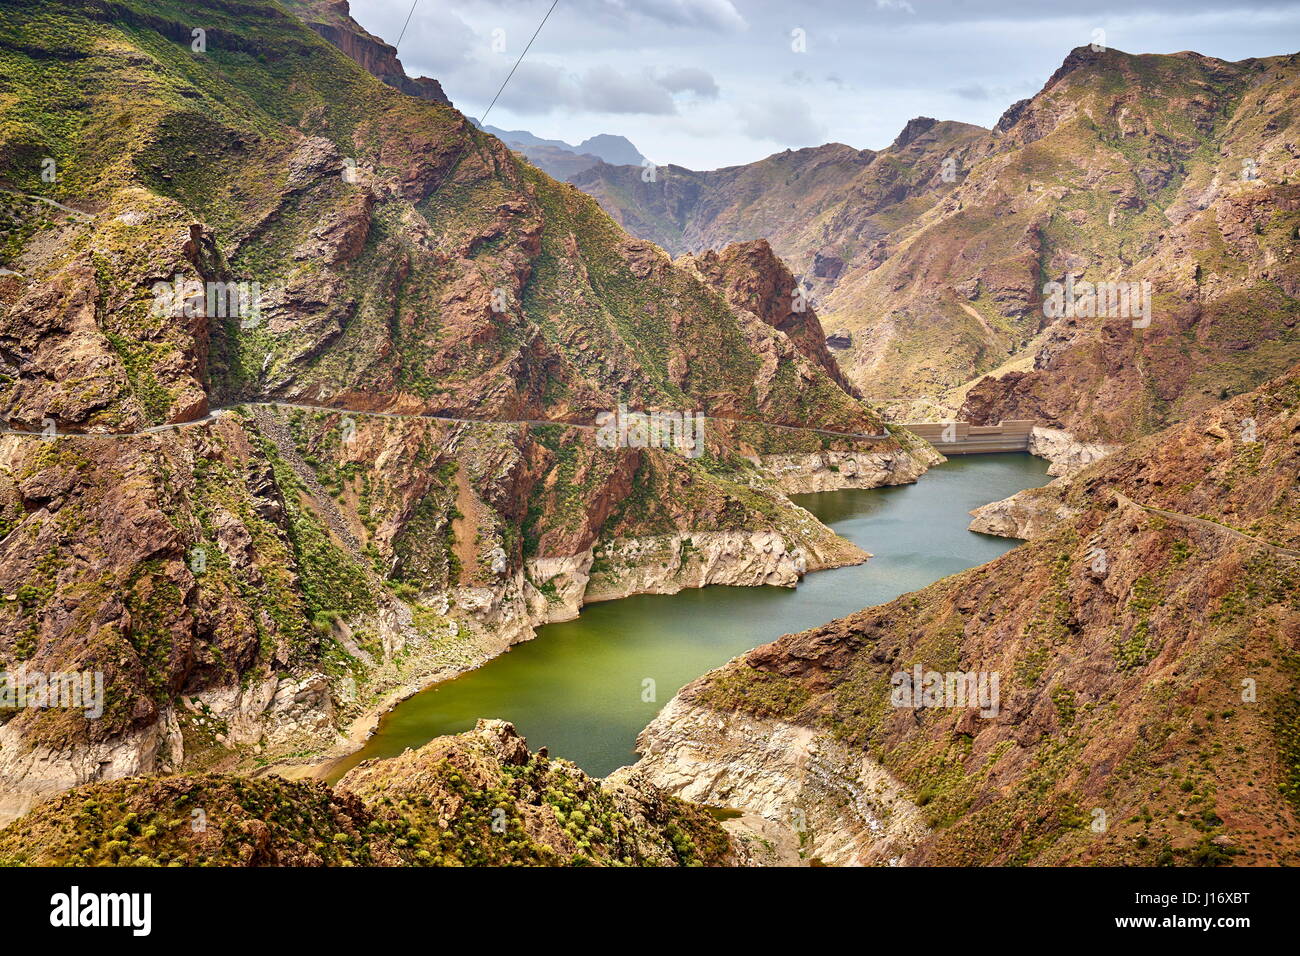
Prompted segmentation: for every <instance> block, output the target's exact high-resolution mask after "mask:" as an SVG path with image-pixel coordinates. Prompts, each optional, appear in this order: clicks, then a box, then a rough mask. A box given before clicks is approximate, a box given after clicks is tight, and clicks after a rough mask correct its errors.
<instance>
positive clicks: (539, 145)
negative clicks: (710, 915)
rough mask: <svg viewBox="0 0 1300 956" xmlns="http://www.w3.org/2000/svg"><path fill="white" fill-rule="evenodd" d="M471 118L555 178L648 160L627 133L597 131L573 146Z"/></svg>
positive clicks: (485, 130) (486, 131) (637, 163)
mask: <svg viewBox="0 0 1300 956" xmlns="http://www.w3.org/2000/svg"><path fill="white" fill-rule="evenodd" d="M469 119H470V122H471V123H473V124H474V125H475V126H477V127H478V128H479V129H481V130H483V131H484V132H485V133H491V134H492V135H493V136H495V137H496V138H497V139H499V140H501V142H503V143H505V144H506V145H507V146H509V147H510V148H511V149H513V150H515V151H516V152H519V153H522V154H523V155H524V156H525V157H527V159H528V161H529V162H530V163H532V164H533V165H534V166H536V167H537V168H538V169H540V170H542V171H543V172H544V173H546V174H547V175H549V176H553V177H555V178H556V179H568V178H569V177H570V176H576V175H578V174H579V173H582V172H584V171H586V170H588V169H590V168H591V167H593V166H598V165H600V164H601V163H608V164H610V165H612V166H634V167H636V168H637V169H640V168H641V164H642V163H644V162H645V157H644V156H642V155H641V151H640V150H638V149H637V148H636V147H635V146H633V145H632V143H631V141H630V140H628V139H627V137H625V136H614V135H612V134H610V133H598V134H596V135H595V136H589V137H588V138H587V139H584V140H583V141H582V142H581V143H579V144H578V145H577V146H571V145H570V144H568V143H566V142H564V140H562V139H542V138H541V137H540V136H534V135H533V134H532V133H530V132H528V131H527V130H522V129H509V130H507V129H499V128H498V127H496V126H484V125H483V124H482V123H480V122H479V121H478V120H476V119H474V118H473V117H470V118H469Z"/></svg>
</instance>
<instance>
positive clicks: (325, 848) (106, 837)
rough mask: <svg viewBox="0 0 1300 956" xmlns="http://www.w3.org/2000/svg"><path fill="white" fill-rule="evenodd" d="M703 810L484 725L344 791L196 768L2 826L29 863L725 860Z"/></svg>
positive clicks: (373, 768) (355, 779) (68, 800)
mask: <svg viewBox="0 0 1300 956" xmlns="http://www.w3.org/2000/svg"><path fill="white" fill-rule="evenodd" d="M734 862H736V860H735V857H734V853H733V850H732V848H731V846H730V842H729V840H728V838H727V835H726V833H725V832H724V831H723V830H722V828H721V827H720V826H719V825H718V824H717V823H715V822H714V821H713V819H712V818H711V817H710V816H709V814H708V813H706V812H705V811H704V810H703V809H701V808H698V807H693V806H690V805H689V804H686V803H683V802H682V801H680V800H677V799H675V798H672V797H669V796H666V795H664V794H663V793H661V792H660V791H658V790H656V789H655V788H654V787H652V786H649V785H648V784H646V783H645V782H644V781H643V780H641V779H639V778H636V777H625V778H624V779H622V780H620V781H619V782H618V783H610V784H601V783H600V782H599V781H596V780H592V779H591V778H589V777H587V776H586V774H584V773H583V772H582V771H581V770H579V769H578V768H577V767H575V766H574V765H573V764H571V763H568V762H567V761H564V760H552V759H549V758H548V757H547V756H546V755H545V754H541V753H539V754H530V753H529V751H528V747H527V744H526V742H525V741H524V739H523V738H522V737H520V736H519V735H518V734H516V733H515V730H514V727H513V726H511V725H510V724H508V723H504V722H503V721H498V720H482V721H479V723H478V726H477V727H475V729H474V730H473V731H472V732H470V733H465V734H460V735H458V736H455V737H440V738H437V739H435V740H432V741H430V742H429V743H428V744H426V745H425V746H423V747H421V748H420V749H419V750H411V751H407V752H406V753H405V754H403V755H402V756H400V757H396V758H394V759H392V760H379V761H367V762H366V763H364V764H362V765H361V766H359V767H357V768H356V769H355V770H353V771H352V772H351V773H349V774H348V775H347V776H346V777H345V778H344V779H343V780H341V781H340V782H339V784H338V786H337V787H336V788H335V789H333V790H331V789H330V788H329V787H326V786H325V785H324V784H320V783H305V782H289V781H285V780H281V779H280V778H278V777H263V778H260V779H248V778H244V777H233V776H222V775H201V776H193V775H183V776H172V777H154V778H149V779H145V780H130V781H116V782H113V783H100V784H91V785H88V786H83V787H79V788H77V789H76V790H73V791H71V792H69V793H66V794H64V795H63V796H61V797H59V798H58V799H56V800H54V801H51V802H50V803H49V804H46V805H45V806H43V807H41V808H40V809H38V810H36V811H35V812H33V813H32V814H30V815H28V816H27V817H26V818H24V819H23V820H20V821H18V822H17V823H14V824H12V825H11V826H10V827H8V828H7V829H5V830H3V831H0V863H2V864H4V865H10V866H12V865H27V866H65V865H73V866H76V865H92V866H485V865H487V866H557V865H572V866H716V865H724V864H731V863H734Z"/></svg>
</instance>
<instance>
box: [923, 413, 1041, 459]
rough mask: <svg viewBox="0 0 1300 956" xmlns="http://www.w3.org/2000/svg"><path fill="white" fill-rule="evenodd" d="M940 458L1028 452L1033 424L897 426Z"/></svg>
mask: <svg viewBox="0 0 1300 956" xmlns="http://www.w3.org/2000/svg"><path fill="white" fill-rule="evenodd" d="M899 424H901V425H902V426H903V427H904V428H906V429H908V430H909V431H911V432H912V433H914V434H916V435H919V436H920V437H922V438H924V439H925V440H926V441H928V442H929V443H930V444H932V445H934V447H935V448H937V449H939V451H940V452H941V453H943V454H944V455H980V454H990V453H992V452H1000V451H1028V450H1029V436H1030V434H1031V433H1032V432H1033V430H1034V424H1035V423H1034V422H1033V421H1010V422H998V424H996V425H972V424H971V423H970V422H900V423H899Z"/></svg>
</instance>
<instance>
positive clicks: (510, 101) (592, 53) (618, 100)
mask: <svg viewBox="0 0 1300 956" xmlns="http://www.w3.org/2000/svg"><path fill="white" fill-rule="evenodd" d="M351 2H352V14H353V16H354V17H355V18H356V19H357V20H358V21H359V22H360V23H361V24H362V25H363V26H364V27H366V29H368V30H370V31H371V32H372V33H375V34H376V35H378V36H380V37H383V38H384V39H385V40H387V41H388V42H390V43H395V42H396V41H397V38H398V36H399V34H401V32H402V25H403V23H405V22H406V20H407V14H408V13H410V22H409V25H408V26H407V28H406V34H405V36H404V37H402V40H401V44H400V47H399V50H398V53H399V55H400V57H401V59H402V62H403V63H404V64H405V66H406V70H407V73H409V74H411V75H413V76H414V75H426V76H433V77H436V78H437V79H439V80H440V81H441V82H442V84H443V87H444V88H445V89H446V91H447V94H448V96H450V97H451V99H452V101H453V102H454V103H455V104H456V106H457V107H458V108H459V109H461V110H462V111H464V112H465V113H467V114H469V115H471V116H477V117H482V115H483V112H484V110H486V109H487V106H488V104H489V103H490V102H491V101H492V98H493V96H494V95H495V94H496V92H497V89H498V87H500V85H501V83H502V81H503V80H504V79H505V77H506V75H507V74H508V73H509V72H510V68H511V66H512V65H513V64H514V62H515V60H516V59H517V58H518V57H519V54H520V53H521V52H522V51H523V49H524V46H525V45H526V44H527V43H528V40H529V37H531V36H532V35H533V31H534V30H536V28H537V25H538V23H539V22H541V19H542V17H543V15H544V14H545V13H546V10H547V8H548V7H550V5H551V0H415V4H414V9H413V10H412V0H351ZM1098 30H1101V31H1104V42H1105V45H1107V46H1110V47H1114V48H1117V49H1120V50H1125V51H1127V52H1129V53H1173V52H1176V51H1179V50H1196V51H1198V52H1200V53H1205V54H1208V55H1211V56H1218V57H1222V58H1224V59H1229V60H1239V59H1244V58H1246V57H1251V56H1273V55H1276V54H1282V53H1295V52H1298V51H1300V0H1292V2H1279V0H1249V2H1247V0H1242V2H1233V0H1219V2H1208V0H1109V2H1107V0H1072V2H1068V3H1063V2H1057V0H1024V2H1014V0H787V2H777V0H558V4H557V6H556V8H555V11H554V12H553V13H552V14H551V16H550V19H549V20H548V21H547V22H546V25H545V27H544V28H543V29H542V31H541V34H540V35H539V36H538V37H537V40H536V41H535V42H534V43H533V46H532V49H531V50H530V51H529V53H528V55H527V57H525V59H524V61H523V63H522V64H521V65H520V67H519V69H518V71H517V72H516V73H515V75H514V78H513V79H512V80H511V81H510V83H509V85H507V87H506V88H505V91H504V92H503V93H502V94H501V98H500V99H499V100H498V101H497V104H496V106H495V107H494V108H493V110H492V113H491V115H490V116H489V117H488V122H489V123H490V124H491V125H493V126H499V127H502V128H505V129H526V130H528V131H530V132H532V133H534V134H536V135H538V136H543V137H547V138H555V139H563V140H567V141H568V142H570V143H577V142H579V141H581V140H583V139H585V138H586V137H588V136H591V135H594V134H596V133H619V134H622V135H624V136H626V137H628V138H629V139H630V140H632V142H633V143H635V144H636V145H637V147H638V148H640V150H641V152H642V153H644V154H645V155H646V156H647V157H649V158H650V159H651V160H653V161H655V162H657V163H668V162H673V163H678V164H680V165H683V166H688V167H691V168H694V169H714V168H717V167H719V166H728V165H734V164H737V163H747V162H751V161H753V160H755V159H759V158H762V157H763V156H767V155H770V154H771V153H774V152H777V151H779V150H782V149H785V148H787V147H800V146H812V145H817V144H819V143H825V142H832V141H834V142H841V143H848V144H849V145H852V146H855V147H859V148H863V147H865V148H872V149H878V148H880V147H883V146H886V145H888V144H889V143H890V142H891V141H892V140H893V138H894V137H895V136H896V135H897V134H898V131H899V130H900V129H901V128H902V126H903V124H904V123H906V122H907V120H908V119H910V118H911V117H913V116H921V115H924V116H934V117H937V118H939V119H956V120H965V121H966V122H970V123H978V124H980V125H982V126H989V125H992V124H993V123H994V122H996V121H997V118H998V116H999V115H1001V113H1002V111H1003V110H1004V109H1006V107H1007V106H1009V105H1010V104H1011V103H1013V102H1014V101H1016V100H1018V99H1022V98H1024V97H1026V96H1030V95H1032V94H1033V93H1034V92H1035V91H1037V90H1038V89H1039V88H1041V86H1042V85H1043V83H1044V82H1045V81H1046V80H1047V78H1048V77H1049V76H1051V74H1052V72H1053V71H1054V70H1055V69H1056V67H1057V66H1059V65H1060V62H1061V60H1062V59H1063V58H1064V57H1065V55H1066V53H1068V52H1069V51H1070V49H1071V48H1073V47H1076V46H1083V45H1086V44H1088V43H1091V42H1093V41H1094V38H1101V34H1096V35H1094V31H1098Z"/></svg>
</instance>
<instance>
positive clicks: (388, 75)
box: [283, 0, 451, 106]
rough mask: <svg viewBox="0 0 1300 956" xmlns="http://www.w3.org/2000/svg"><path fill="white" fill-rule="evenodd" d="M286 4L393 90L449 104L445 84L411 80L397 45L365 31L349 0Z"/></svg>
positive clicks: (287, 1)
mask: <svg viewBox="0 0 1300 956" xmlns="http://www.w3.org/2000/svg"><path fill="white" fill-rule="evenodd" d="M283 3H284V6H285V8H286V9H288V10H289V11H290V12H291V13H293V14H295V15H297V16H298V17H300V18H301V19H302V21H303V22H304V23H305V24H307V26H309V27H311V28H312V29H313V30H315V31H316V32H317V33H319V34H320V35H321V36H322V37H324V38H325V39H326V40H328V41H329V42H330V43H333V44H334V45H335V46H336V47H338V48H339V49H340V50H342V51H343V52H344V53H346V54H347V55H348V56H350V57H351V58H352V59H353V60H355V61H356V62H357V63H358V64H360V66H361V68H362V69H364V70H366V71H367V72H369V73H370V74H371V75H372V76H376V77H378V78H379V79H380V80H382V81H383V82H385V83H387V84H388V85H389V86H391V87H393V88H394V89H398V90H401V91H402V92H403V93H406V94H407V95H408V96H414V97H417V98H419V99H422V100H428V101H429V102H431V103H441V104H442V105H444V106H450V105H451V100H449V99H447V94H446V93H444V92H443V91H442V84H441V83H439V82H438V81H437V80H435V79H432V78H430V77H427V76H421V77H416V78H414V79H412V78H411V77H409V76H407V75H406V70H405V69H403V68H402V61H401V60H399V59H398V58H397V48H396V47H393V46H390V45H389V44H387V43H385V42H384V41H383V40H381V39H379V37H377V36H375V35H373V34H372V33H370V32H368V31H367V30H365V29H364V28H363V27H362V26H361V24H359V23H357V21H355V20H353V19H352V11H351V9H350V8H349V7H348V0H283Z"/></svg>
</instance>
